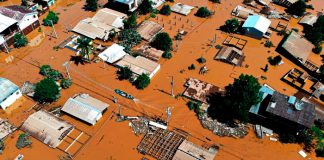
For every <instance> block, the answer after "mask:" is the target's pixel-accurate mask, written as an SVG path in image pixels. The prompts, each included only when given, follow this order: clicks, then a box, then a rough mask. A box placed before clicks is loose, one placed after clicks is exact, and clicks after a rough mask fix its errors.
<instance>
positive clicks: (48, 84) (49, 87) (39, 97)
mask: <svg viewBox="0 0 324 160" xmlns="http://www.w3.org/2000/svg"><path fill="white" fill-rule="evenodd" d="M59 97H60V90H59V86H58V85H57V84H56V82H55V81H54V80H53V79H50V78H45V79H43V80H41V81H40V82H38V83H37V84H36V88H35V94H34V99H35V100H36V101H37V102H40V103H46V102H48V103H51V102H54V101H56V100H57V99H58V98H59Z"/></svg>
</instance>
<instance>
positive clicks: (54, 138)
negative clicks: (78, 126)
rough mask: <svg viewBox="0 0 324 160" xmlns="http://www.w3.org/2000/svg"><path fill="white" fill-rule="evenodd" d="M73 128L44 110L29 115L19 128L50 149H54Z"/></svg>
mask: <svg viewBox="0 0 324 160" xmlns="http://www.w3.org/2000/svg"><path fill="white" fill-rule="evenodd" d="M73 128H74V126H73V125H72V124H70V123H68V122H66V121H64V120H62V119H60V118H58V117H56V116H55V115H53V114H51V113H49V112H47V111H44V110H40V111H37V112H35V113H33V114H31V115H30V116H29V117H28V118H27V120H26V121H25V122H24V123H23V125H22V126H21V130H23V131H25V132H28V133H30V135H31V136H33V137H34V138H36V139H38V140H40V141H41V142H43V143H45V144H47V145H49V146H50V147H52V148H56V147H57V146H58V145H59V144H60V143H61V141H62V140H63V139H64V137H65V136H66V135H68V134H69V132H70V131H71V130H73Z"/></svg>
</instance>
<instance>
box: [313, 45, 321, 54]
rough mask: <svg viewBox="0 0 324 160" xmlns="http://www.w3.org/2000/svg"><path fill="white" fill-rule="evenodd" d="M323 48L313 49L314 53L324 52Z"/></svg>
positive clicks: (316, 47)
mask: <svg viewBox="0 0 324 160" xmlns="http://www.w3.org/2000/svg"><path fill="white" fill-rule="evenodd" d="M322 49H323V48H322V46H320V45H316V46H315V48H313V52H314V53H316V54H320V53H321V52H322Z"/></svg>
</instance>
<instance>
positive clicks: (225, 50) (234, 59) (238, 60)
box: [214, 46, 245, 66]
mask: <svg viewBox="0 0 324 160" xmlns="http://www.w3.org/2000/svg"><path fill="white" fill-rule="evenodd" d="M244 58H245V56H244V55H243V52H242V51H241V50H239V49H237V48H235V47H229V46H223V47H222V48H221V49H220V50H219V52H218V53H217V54H216V56H215V58H214V59H215V60H220V61H224V62H226V63H229V64H232V65H234V66H242V64H243V61H244Z"/></svg>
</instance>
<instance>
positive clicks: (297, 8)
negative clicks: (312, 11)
mask: <svg viewBox="0 0 324 160" xmlns="http://www.w3.org/2000/svg"><path fill="white" fill-rule="evenodd" d="M306 7H307V4H306V2H305V1H304V0H299V1H297V2H295V3H293V4H291V5H290V6H289V7H288V8H287V10H286V12H287V13H290V14H292V15H296V16H302V15H304V13H305V11H306Z"/></svg>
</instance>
